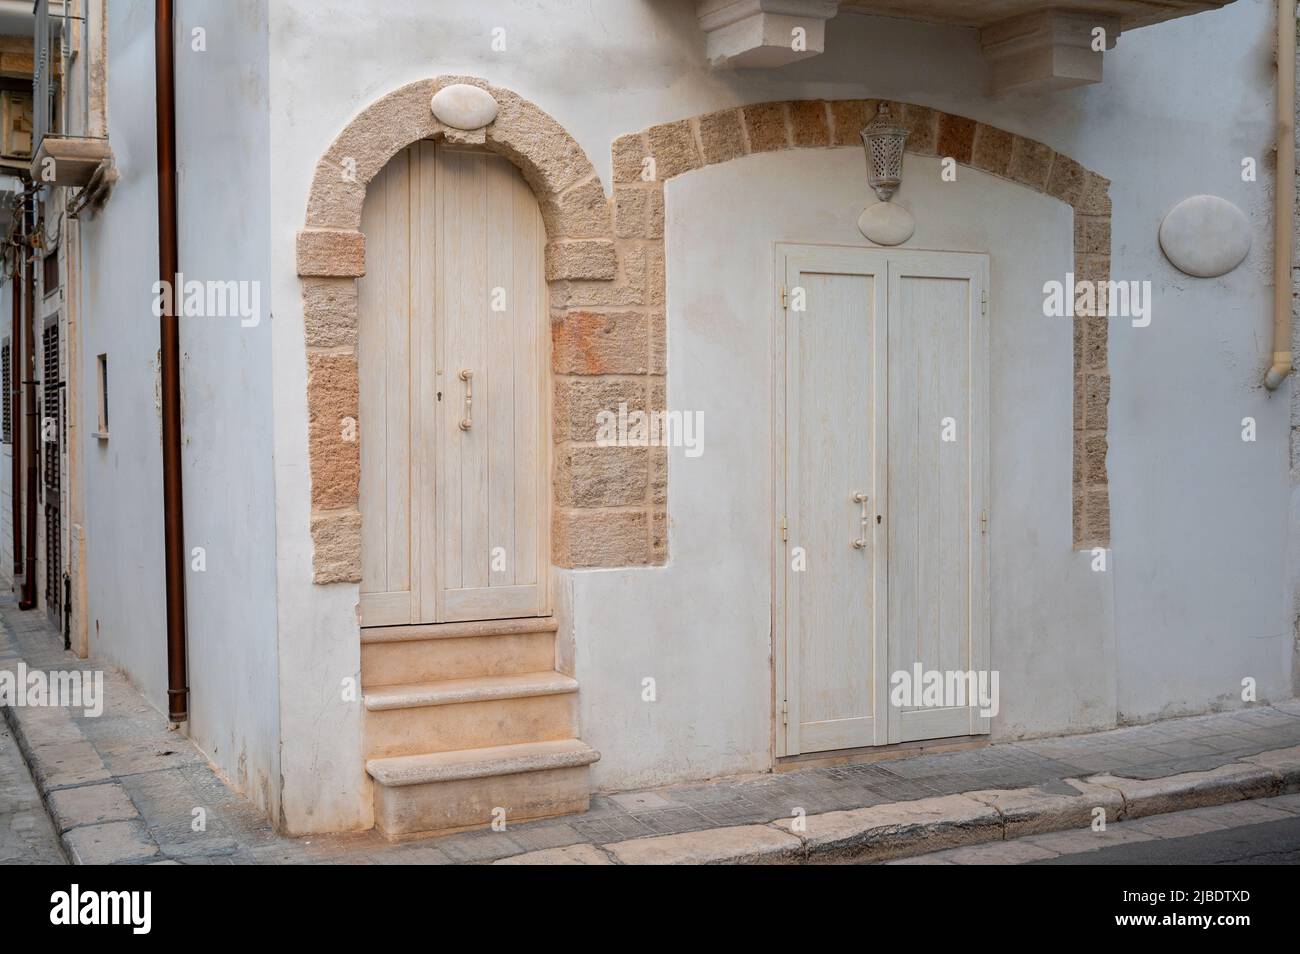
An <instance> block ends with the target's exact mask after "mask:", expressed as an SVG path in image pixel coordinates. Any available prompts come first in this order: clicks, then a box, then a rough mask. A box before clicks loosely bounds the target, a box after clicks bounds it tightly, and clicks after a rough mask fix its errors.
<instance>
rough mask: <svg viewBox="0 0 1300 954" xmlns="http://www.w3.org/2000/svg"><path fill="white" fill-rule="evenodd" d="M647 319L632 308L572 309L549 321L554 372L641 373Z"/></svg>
mask: <svg viewBox="0 0 1300 954" xmlns="http://www.w3.org/2000/svg"><path fill="white" fill-rule="evenodd" d="M649 363H650V362H649V336H648V321H647V317H646V315H644V314H641V313H638V312H632V311H619V312H607V313H597V312H592V311H571V312H569V313H568V314H567V315H564V316H562V317H561V318H559V319H557V320H553V321H552V322H551V364H552V368H553V369H554V371H555V373H557V374H592V375H594V374H644V373H645V372H646V370H647V369H648V367H649Z"/></svg>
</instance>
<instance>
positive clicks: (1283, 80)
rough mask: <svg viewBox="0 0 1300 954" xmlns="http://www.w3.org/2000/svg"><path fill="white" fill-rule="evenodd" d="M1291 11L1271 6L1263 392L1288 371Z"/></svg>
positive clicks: (1292, 3)
mask: <svg viewBox="0 0 1300 954" xmlns="http://www.w3.org/2000/svg"><path fill="white" fill-rule="evenodd" d="M1295 9H1296V0H1278V4H1277V188H1276V190H1275V191H1276V201H1275V205H1274V209H1273V228H1274V237H1273V365H1272V367H1270V368H1269V369H1268V373H1267V374H1265V375H1264V387H1266V388H1268V389H1269V390H1270V391H1274V390H1276V389H1277V388H1278V386H1279V385H1281V383H1282V382H1283V381H1285V380H1286V377H1287V375H1289V374H1290V373H1291V369H1292V366H1293V364H1292V360H1293V359H1292V355H1291V283H1292V279H1291V257H1292V253H1293V247H1292V242H1293V229H1294V226H1295V223H1294V219H1293V217H1294V215H1295V31H1296V22H1295Z"/></svg>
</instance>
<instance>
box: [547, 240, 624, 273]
mask: <svg viewBox="0 0 1300 954" xmlns="http://www.w3.org/2000/svg"><path fill="white" fill-rule="evenodd" d="M617 273H618V256H617V254H616V253H615V251H614V243H613V242H612V241H609V240H608V239H579V240H576V241H569V242H551V243H549V244H548V245H547V246H546V278H547V280H548V281H553V280H556V279H559V280H568V279H572V280H578V281H582V280H587V281H592V280H605V281H608V280H610V279H612V278H614V276H615V275H616V274H617Z"/></svg>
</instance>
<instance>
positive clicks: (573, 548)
mask: <svg viewBox="0 0 1300 954" xmlns="http://www.w3.org/2000/svg"><path fill="white" fill-rule="evenodd" d="M552 531H553V532H552V541H553V542H552V546H553V558H554V562H555V563H556V564H558V565H559V566H567V567H614V566H644V565H645V564H647V563H649V562H650V534H649V530H648V527H647V518H646V513H645V511H644V510H558V509H557V510H556V512H555V515H554V518H553V520H552Z"/></svg>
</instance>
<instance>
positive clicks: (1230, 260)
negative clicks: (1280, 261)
mask: <svg viewBox="0 0 1300 954" xmlns="http://www.w3.org/2000/svg"><path fill="white" fill-rule="evenodd" d="M1250 243H1251V237H1250V221H1249V220H1248V219H1247V218H1246V213H1245V212H1242V211H1241V209H1239V208H1237V207H1236V206H1235V205H1233V204H1232V203H1231V202H1229V201H1228V200H1227V199H1221V198H1219V197H1218V196H1217V195H1194V196H1191V197H1189V198H1186V199H1183V201H1181V202H1179V203H1178V204H1177V205H1176V206H1174V207H1173V208H1172V209H1170V210H1169V213H1168V214H1167V215H1166V216H1165V218H1164V221H1163V222H1161V223H1160V248H1161V249H1162V250H1163V251H1164V253H1165V257H1166V258H1167V259H1169V261H1170V263H1172V264H1173V266H1174V267H1175V268H1177V269H1178V270H1179V271H1181V272H1186V273H1187V274H1188V275H1195V276H1196V277H1197V278H1217V277H1218V276H1219V275H1226V274H1227V273H1228V272H1230V271H1232V270H1233V269H1234V268H1236V267H1237V266H1238V265H1240V264H1241V263H1242V261H1244V260H1245V258H1246V255H1247V254H1248V253H1249V252H1250Z"/></svg>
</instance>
